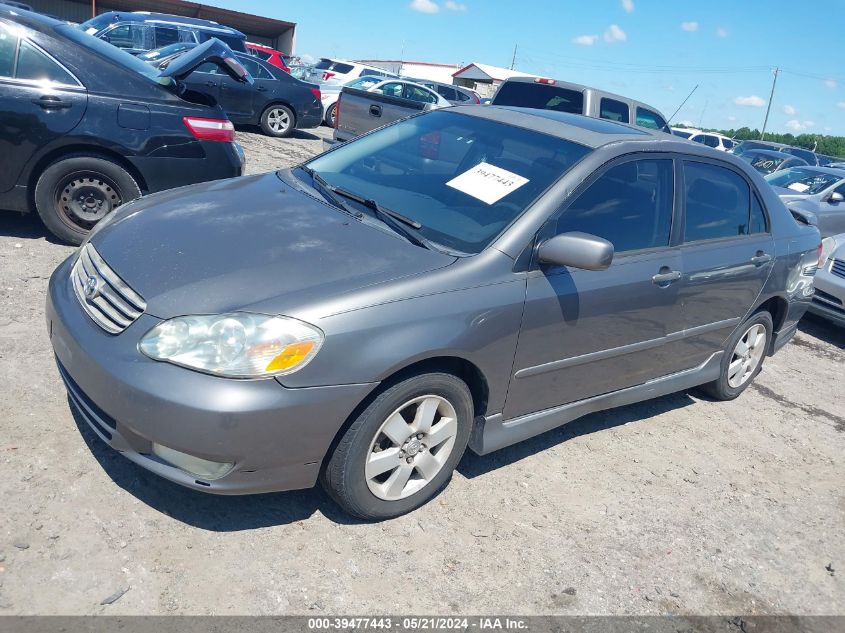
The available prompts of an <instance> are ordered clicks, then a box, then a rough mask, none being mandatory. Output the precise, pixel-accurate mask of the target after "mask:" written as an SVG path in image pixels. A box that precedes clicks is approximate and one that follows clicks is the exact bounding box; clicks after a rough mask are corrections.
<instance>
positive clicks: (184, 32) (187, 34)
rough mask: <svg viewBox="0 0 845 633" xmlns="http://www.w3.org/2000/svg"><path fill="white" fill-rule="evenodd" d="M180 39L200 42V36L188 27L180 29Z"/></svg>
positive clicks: (181, 40)
mask: <svg viewBox="0 0 845 633" xmlns="http://www.w3.org/2000/svg"><path fill="white" fill-rule="evenodd" d="M179 41H180V42H189V43H194V44H198V43H199V38H198V37H197V34H196V33H195V32H194V31H189V30H188V29H179Z"/></svg>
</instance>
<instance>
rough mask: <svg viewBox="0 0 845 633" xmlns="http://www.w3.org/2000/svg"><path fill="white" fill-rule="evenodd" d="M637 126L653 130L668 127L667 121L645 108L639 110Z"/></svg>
mask: <svg viewBox="0 0 845 633" xmlns="http://www.w3.org/2000/svg"><path fill="white" fill-rule="evenodd" d="M637 125H639V126H640V127H647V128H650V129H652V130H662V129H663V128H664V127H665V126H666V121H664V120H663V117H662V116H660V115H659V114H657V113H656V112H652V111H651V110H646V109H645V108H637Z"/></svg>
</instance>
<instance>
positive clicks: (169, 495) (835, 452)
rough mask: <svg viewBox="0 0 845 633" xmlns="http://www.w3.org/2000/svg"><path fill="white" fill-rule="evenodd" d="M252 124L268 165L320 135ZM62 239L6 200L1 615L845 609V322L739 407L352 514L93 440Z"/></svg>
mask: <svg viewBox="0 0 845 633" xmlns="http://www.w3.org/2000/svg"><path fill="white" fill-rule="evenodd" d="M316 132H317V134H318V135H321V134H326V132H327V131H326V129H325V128H322V129H321V130H318V131H316ZM240 136H241V141H242V142H243V144H244V145H245V147H246V150H247V156H248V159H249V168H250V171H252V172H255V171H262V170H268V169H272V168H273V167H278V166H281V165H287V164H292V163H295V162H297V161H299V160H300V159H302V158H304V157H306V156H308V155H310V154H312V153H314V152H316V151H318V150H319V148H320V140H319V137H318V136H315V135H314V134H311V133H305V132H301V133H298V134H297V137H296V138H294V139H291V140H288V141H277V140H271V139H268V138H265V137H262V136H259V135H257V134H254V133H249V132H242V133H241V134H240ZM70 253H71V249H70V248H68V247H66V246H61V245H58V244H56V243H55V242H54V241H53V240H52V239H51V238H49V237H47V236H46V235H45V231H44V229H43V227H42V226H41V224H40V222H39V221H38V219H37V218H36V217H34V216H26V217H21V216H19V215H15V214H5V215H0V421H2V438H0V507H2V508H3V509H4V512H3V514H2V519H0V614H140V613H158V614H176V613H179V614H321V613H359V614H360V613H368V612H382V613H384V612H387V613H394V614H402V613H413V614H419V613H432V612H440V613H444V614H455V613H467V614H470V613H480V612H491V611H493V612H510V613H521V614H534V613H543V614H553V613H560V614H598V613H606V614H657V613H667V612H670V613H687V614H730V613H744V614H763V613H767V614H768V613H778V614H782V613H792V614H845V591H843V586H844V585H845V582H844V581H845V545H843V535H845V529H844V528H845V496H843V492H842V491H843V481H845V466H843V461H842V459H843V454H845V391H843V388H842V371H843V368H845V364H843V360H845V331H844V330H842V329H837V328H835V327H833V326H831V325H829V324H827V323H825V322H823V321H818V320H808V321H807V322H806V323H804V324H803V325H802V327H801V331H800V333H799V334H798V336H797V337H796V339H795V341H794V342H793V343H791V344H790V345H789V346H788V347H786V348H785V349H784V350H783V351H782V352H781V353H780V354H778V355H777V356H776V357H774V358H771V359H769V360H768V361H767V363H766V365H765V368H764V371H763V373H762V375H761V376H760V377H759V378H758V380H757V382H756V383H755V384H754V386H753V387H752V388H751V389H750V390H749V391H748V392H747V393H746V394H745V395H743V396H742V397H741V398H740V399H738V400H736V401H734V402H730V403H714V402H709V401H706V400H701V399H699V398H698V397H697V396H695V395H693V394H686V393H678V394H675V395H671V396H668V397H665V398H660V399H658V400H655V401H652V402H648V403H643V404H639V405H635V406H630V407H625V408H621V409H617V410H614V411H609V412H604V413H600V414H595V415H591V416H589V417H587V418H584V419H582V420H580V421H577V422H575V423H572V424H570V425H568V426H566V427H565V428H563V429H559V430H557V431H553V432H550V433H547V434H545V435H543V436H541V437H539V438H535V439H533V440H530V441H528V442H525V443H523V444H521V445H518V446H515V447H512V448H509V449H506V450H503V451H500V452H499V453H495V454H492V455H489V456H487V457H483V458H480V457H477V456H475V455H471V454H468V455H467V456H466V457H465V458H464V460H463V461H462V462H461V464H460V466H459V468H458V472H457V473H456V475H455V477H454V479H453V481H452V483H451V485H450V486H449V487H448V488H447V489H446V490H445V492H443V493H442V494H441V495H440V496H439V497H438V498H436V499H435V500H434V501H433V502H432V503H430V504H429V505H428V506H426V507H424V508H422V509H421V510H419V511H417V512H414V513H412V514H411V515H408V516H405V517H402V518H400V519H397V520H394V521H389V522H385V523H382V524H375V525H370V524H359V523H355V522H352V521H350V519H349V518H348V517H346V516H344V515H342V514H341V513H340V512H339V511H337V510H336V509H335V507H334V506H333V505H332V503H331V502H330V501H329V500H328V498H327V497H326V496H325V495H324V494H323V493H322V492H320V491H319V490H310V491H301V492H293V493H283V494H273V495H264V496H254V497H239V498H225V497H213V496H207V495H203V494H201V493H195V492H192V491H188V490H184V489H182V488H179V487H177V486H175V485H172V484H169V483H168V482H165V481H164V480H161V479H158V478H156V477H155V476H153V475H150V474H148V473H146V472H145V471H143V470H141V469H139V468H138V467H136V466H134V465H133V464H131V463H130V462H128V461H127V460H125V459H123V458H122V457H120V456H119V455H117V454H115V453H113V452H111V451H110V450H109V449H107V448H106V447H105V446H103V445H102V444H100V443H99V440H98V439H97V438H96V437H95V436H94V435H93V434H92V433H91V432H90V431H88V430H87V428H86V427H85V426H84V423H81V421H78V420H75V419H74V417H73V416H72V415H71V412H70V409H69V407H68V402H67V400H66V398H65V395H64V390H63V388H62V385H61V382H60V380H59V377H58V374H57V372H56V369H55V367H54V364H53V360H52V355H51V350H50V345H49V342H48V340H47V336H46V333H45V326H44V316H43V304H44V293H45V291H46V288H47V279H48V277H49V275H50V273H51V272H52V270H53V269H54V267H55V266H56V265H57V264H58V263H59V262H60V261H61V260H62V259H63V258H65V257H67V256H68V255H69V254H70ZM103 602H110V604H102V603H103Z"/></svg>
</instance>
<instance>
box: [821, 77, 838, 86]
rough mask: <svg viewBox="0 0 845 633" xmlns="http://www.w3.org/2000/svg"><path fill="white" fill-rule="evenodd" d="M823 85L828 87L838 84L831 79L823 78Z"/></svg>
mask: <svg viewBox="0 0 845 633" xmlns="http://www.w3.org/2000/svg"><path fill="white" fill-rule="evenodd" d="M824 85H825V86H827V87H828V88H836V86H837V85H838V84H837V83H836V82H835V81H834V80H833V79H825V82H824Z"/></svg>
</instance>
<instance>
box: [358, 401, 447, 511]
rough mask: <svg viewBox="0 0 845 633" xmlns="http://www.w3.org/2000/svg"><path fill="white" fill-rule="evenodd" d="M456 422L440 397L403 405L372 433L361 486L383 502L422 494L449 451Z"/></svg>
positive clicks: (439, 469) (440, 468)
mask: <svg viewBox="0 0 845 633" xmlns="http://www.w3.org/2000/svg"><path fill="white" fill-rule="evenodd" d="M457 433H458V416H457V413H456V412H455V407H454V406H452V404H451V403H450V402H449V401H448V400H446V399H445V398H442V397H441V396H435V395H427V396H420V397H418V398H414V399H413V400H409V401H408V402H406V403H405V404H403V405H402V406H400V407H399V408H398V409H396V410H395V411H394V412H393V413H391V414H390V415H389V416H388V418H387V419H386V420H385V421H384V423H383V424H382V425H381V427H379V430H378V431H377V432H376V435H375V437H374V438H373V442H372V444H371V446H370V451H369V452H368V454H367V461H366V464H365V465H364V469H365V478H366V480H367V486H368V487H369V489H370V492H372V493H373V494H374V495H375V496H376V497H378V498H379V499H384V500H386V501H396V500H398V499H404V498H406V497H409V496H410V495H412V494H414V493H415V492H418V491H419V490H422V489H423V488H424V487H425V486H426V485H428V484H429V483H430V482H431V481H432V480H433V479H434V478H435V477H436V476H437V474H438V473H439V472H440V471H441V470H442V469H443V465H444V464H445V463H446V461H447V460H448V459H449V455H451V453H452V449H453V448H454V446H455V438H456V436H457Z"/></svg>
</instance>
